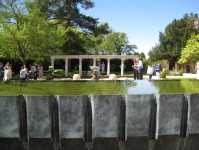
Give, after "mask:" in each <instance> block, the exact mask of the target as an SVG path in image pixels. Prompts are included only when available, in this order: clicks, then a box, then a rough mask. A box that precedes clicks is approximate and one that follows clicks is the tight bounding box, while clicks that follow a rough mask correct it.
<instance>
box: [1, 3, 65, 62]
mask: <svg viewBox="0 0 199 150" xmlns="http://www.w3.org/2000/svg"><path fill="white" fill-rule="evenodd" d="M19 2H21V5H18V4H19ZM22 2H24V1H19V0H18V1H17V0H12V1H6V2H5V1H1V4H0V8H1V11H0V23H1V24H2V29H1V32H0V48H1V49H0V51H1V53H2V54H3V55H4V56H5V57H7V58H12V59H14V60H15V59H19V60H21V61H22V62H23V63H25V61H26V60H28V59H35V58H39V57H44V58H45V57H49V55H50V54H52V53H54V54H55V53H57V52H58V51H59V49H60V47H61V46H62V44H63V42H64V41H63V39H62V36H63V34H64V28H63V27H61V26H58V27H56V28H55V27H54V26H52V22H49V21H48V20H46V18H45V16H43V15H42V13H41V12H40V9H39V5H38V3H32V2H28V1H26V3H22ZM29 6H31V7H29ZM57 41H59V42H57Z"/></svg>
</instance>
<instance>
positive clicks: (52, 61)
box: [51, 58, 55, 68]
mask: <svg viewBox="0 0 199 150" xmlns="http://www.w3.org/2000/svg"><path fill="white" fill-rule="evenodd" d="M54 61H55V59H54V58H52V59H51V66H53V68H54Z"/></svg>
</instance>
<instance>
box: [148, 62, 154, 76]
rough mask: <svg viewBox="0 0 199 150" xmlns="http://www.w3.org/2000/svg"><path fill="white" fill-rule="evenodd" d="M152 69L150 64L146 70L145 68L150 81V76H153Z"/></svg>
mask: <svg viewBox="0 0 199 150" xmlns="http://www.w3.org/2000/svg"><path fill="white" fill-rule="evenodd" d="M153 71H154V69H153V67H152V65H151V64H149V66H148V68H147V74H148V75H149V79H152V76H153Z"/></svg>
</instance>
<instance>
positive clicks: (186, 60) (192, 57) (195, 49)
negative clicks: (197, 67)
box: [178, 34, 199, 64]
mask: <svg viewBox="0 0 199 150" xmlns="http://www.w3.org/2000/svg"><path fill="white" fill-rule="evenodd" d="M198 61H199V34H197V35H193V36H192V37H191V38H190V39H189V40H188V41H187V45H186V47H185V48H184V49H182V52H181V57H180V60H179V61H178V62H179V63H180V64H196V63H197V62H198Z"/></svg>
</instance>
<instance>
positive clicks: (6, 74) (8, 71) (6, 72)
mask: <svg viewBox="0 0 199 150" xmlns="http://www.w3.org/2000/svg"><path fill="white" fill-rule="evenodd" d="M11 68H12V65H11V64H10V63H9V62H7V63H6V65H5V67H4V81H7V80H10V79H12V69H11Z"/></svg>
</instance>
